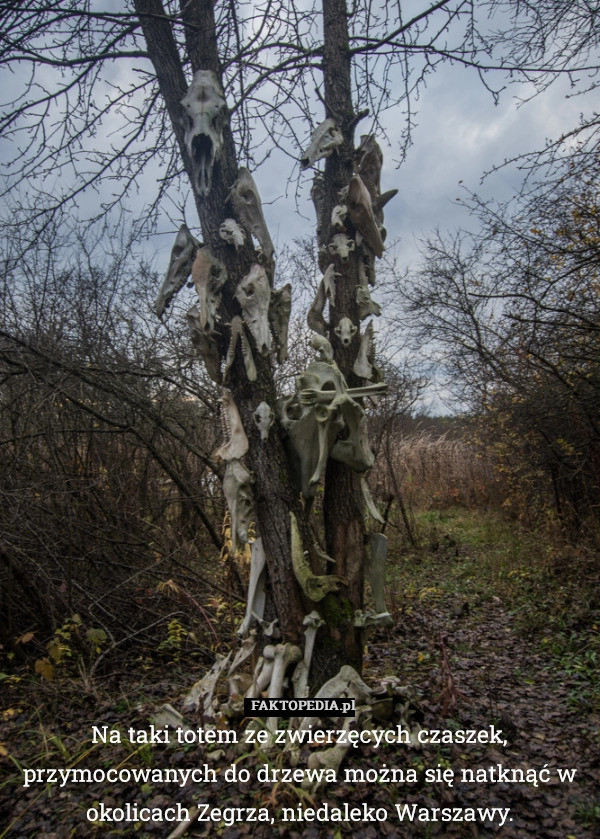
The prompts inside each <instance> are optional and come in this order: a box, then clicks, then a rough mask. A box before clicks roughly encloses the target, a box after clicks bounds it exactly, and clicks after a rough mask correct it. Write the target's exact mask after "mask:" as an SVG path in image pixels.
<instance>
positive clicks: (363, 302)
mask: <svg viewBox="0 0 600 839" xmlns="http://www.w3.org/2000/svg"><path fill="white" fill-rule="evenodd" d="M356 302H357V303H358V316H359V318H360V319H361V320H364V319H365V318H368V317H369V315H377V316H379V315H380V314H381V306H380V305H379V303H376V302H375V301H374V300H373V299H372V298H371V293H370V291H369V288H368V286H366V285H357V286H356Z"/></svg>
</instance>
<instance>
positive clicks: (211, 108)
mask: <svg viewBox="0 0 600 839" xmlns="http://www.w3.org/2000/svg"><path fill="white" fill-rule="evenodd" d="M181 105H182V107H183V110H184V111H185V113H186V114H187V117H188V120H189V124H188V126H187V128H186V131H185V144H186V147H187V150H188V154H189V156H190V160H191V162H192V168H193V172H194V181H195V185H196V188H197V190H198V194H199V195H200V197H201V198H205V197H206V196H207V195H208V193H209V192H210V188H211V181H212V173H213V167H214V165H215V161H216V160H218V159H219V158H220V156H221V152H222V150H223V127H224V125H225V121H226V119H227V103H226V102H225V96H224V93H223V88H222V87H221V83H220V82H219V79H218V78H217V76H216V73H214V72H213V71H212V70H198V71H197V72H196V73H195V74H194V78H193V80H192V83H191V85H190V87H189V90H188V92H187V93H186V95H185V96H184V98H183V99H182V100H181Z"/></svg>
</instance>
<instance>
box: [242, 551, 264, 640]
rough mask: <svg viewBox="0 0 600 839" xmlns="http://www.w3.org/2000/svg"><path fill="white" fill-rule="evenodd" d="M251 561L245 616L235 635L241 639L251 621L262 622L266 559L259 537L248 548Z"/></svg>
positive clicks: (248, 629) (247, 630)
mask: <svg viewBox="0 0 600 839" xmlns="http://www.w3.org/2000/svg"><path fill="white" fill-rule="evenodd" d="M250 550H251V554H252V559H251V560H250V580H249V581H248V599H247V601H246V614H245V616H244V620H243V621H242V623H241V624H240V627H239V629H238V631H237V634H238V635H240V636H241V637H242V638H243V637H244V636H245V635H247V634H248V632H249V631H250V627H251V625H252V621H253V619H255V620H262V617H263V615H264V613H265V603H266V599H267V592H266V589H265V585H266V572H265V566H266V561H267V560H266V557H265V550H264V547H263V543H262V539H261V538H260V536H259V537H258V539H255V540H254V542H252V545H251V547H250Z"/></svg>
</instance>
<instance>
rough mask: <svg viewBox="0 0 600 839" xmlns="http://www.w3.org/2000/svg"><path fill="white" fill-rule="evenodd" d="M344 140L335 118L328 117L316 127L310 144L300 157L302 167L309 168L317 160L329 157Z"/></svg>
mask: <svg viewBox="0 0 600 839" xmlns="http://www.w3.org/2000/svg"><path fill="white" fill-rule="evenodd" d="M343 142H344V137H343V135H342V132H341V131H340V129H339V128H338V127H337V124H336V122H335V120H333V119H331V118H329V119H326V120H325V121H324V122H322V123H321V124H320V125H318V126H317V127H316V128H315V131H314V133H313V135H312V138H311V141H310V145H309V147H308V148H307V150H306V151H305V152H304V154H303V155H302V157H301V158H300V168H301V169H308V168H309V167H310V166H314V165H315V163H316V162H317V160H322V159H323V158H324V157H329V156H330V155H331V154H333V152H334V150H335V149H337V148H338V147H339V146H341V145H342V143H343Z"/></svg>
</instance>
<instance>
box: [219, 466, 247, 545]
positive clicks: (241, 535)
mask: <svg viewBox="0 0 600 839" xmlns="http://www.w3.org/2000/svg"><path fill="white" fill-rule="evenodd" d="M253 482H254V478H253V477H252V474H251V473H250V472H249V471H248V470H247V469H246V467H245V466H244V464H243V463H241V461H239V460H228V461H227V466H226V467H225V476H224V478H223V494H224V495H225V498H226V500H227V506H228V508H229V512H230V514H231V550H232V552H233V553H235V552H236V551H237V547H238V543H242V544H243V543H245V542H247V541H248V527H249V525H250V517H251V515H252V507H253V498H252V483H253Z"/></svg>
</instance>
